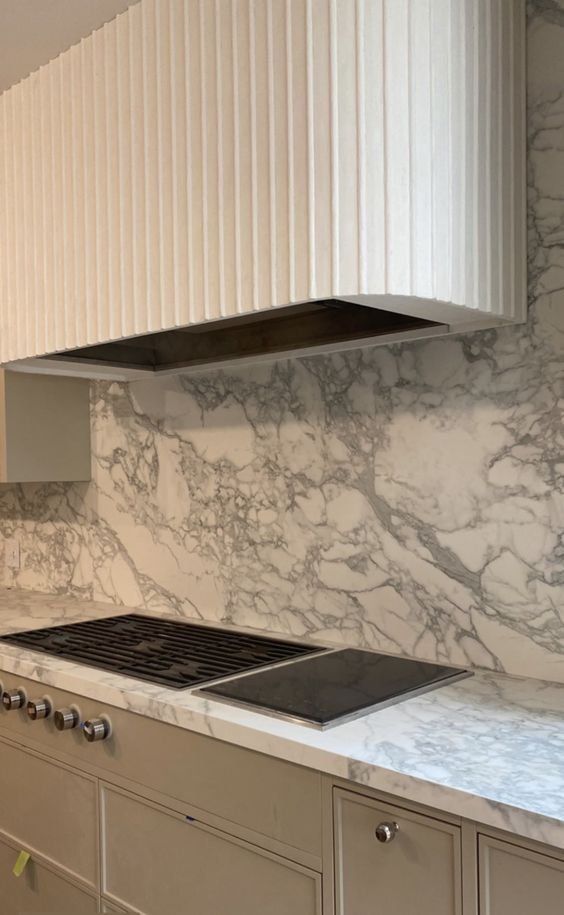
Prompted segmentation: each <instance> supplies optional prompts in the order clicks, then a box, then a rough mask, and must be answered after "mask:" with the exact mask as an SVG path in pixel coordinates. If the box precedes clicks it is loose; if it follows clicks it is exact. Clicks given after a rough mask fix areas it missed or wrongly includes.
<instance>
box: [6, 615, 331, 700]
mask: <svg viewBox="0 0 564 915" xmlns="http://www.w3.org/2000/svg"><path fill="white" fill-rule="evenodd" d="M0 641H3V642H8V643H9V644H11V645H19V646H20V647H21V648H28V649H30V650H31V651H42V652H44V653H46V654H50V655H56V656H57V657H59V658H64V659H65V660H67V661H78V662H79V663H81V664H85V665H86V666H88V667H97V668H101V669H102V670H109V671H111V672H112V673H116V674H121V675H123V676H126V677H134V678H136V679H138V680H148V681H149V683H158V684H162V685H163V686H168V687H170V688H171V689H185V688H186V687H189V686H195V685H196V684H199V683H207V682H208V681H210V680H217V679H219V678H223V677H229V676H233V675H234V674H240V673H244V672H245V671H250V670H256V669H257V668H259V667H263V666H265V665H270V664H277V663H279V662H280V661H288V660H290V659H292V658H300V657H303V656H304V655H313V654H317V653H319V652H320V651H323V650H324V649H323V648H318V647H317V646H315V645H303V644H297V643H296V642H286V641H282V640H280V639H271V638H268V637H265V636H258V635H245V634H244V633H240V632H231V631H229V630H226V629H217V628H215V627H212V626H200V625H198V624H196V623H188V622H180V621H177V620H167V619H162V618H159V617H154V616H142V615H141V614H137V613H128V614H124V615H123V616H112V617H107V618H106V619H100V620H87V621H86V622H84V623H69V624H67V625H64V626H51V627H49V628H46V629H33V630H30V631H28V632H16V633H14V634H13V635H4V636H1V637H0Z"/></svg>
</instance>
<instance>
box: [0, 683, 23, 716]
mask: <svg viewBox="0 0 564 915" xmlns="http://www.w3.org/2000/svg"><path fill="white" fill-rule="evenodd" d="M25 703H26V695H25V693H24V691H23V689H6V690H4V692H3V693H2V705H3V706H4V708H5V709H6V711H7V712H13V711H14V709H17V708H23V706H24V705H25Z"/></svg>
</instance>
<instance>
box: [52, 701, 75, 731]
mask: <svg viewBox="0 0 564 915" xmlns="http://www.w3.org/2000/svg"><path fill="white" fill-rule="evenodd" d="M79 722H80V712H79V710H78V709H77V708H76V706H74V705H71V706H70V708H60V709H57V711H56V712H55V727H56V728H57V730H58V731H70V730H72V728H75V727H76V726H77V725H78V724H79Z"/></svg>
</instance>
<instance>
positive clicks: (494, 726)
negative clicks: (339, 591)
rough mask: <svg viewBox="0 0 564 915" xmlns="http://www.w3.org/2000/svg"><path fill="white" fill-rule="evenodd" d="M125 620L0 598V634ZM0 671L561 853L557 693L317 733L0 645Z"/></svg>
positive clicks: (495, 680)
mask: <svg viewBox="0 0 564 915" xmlns="http://www.w3.org/2000/svg"><path fill="white" fill-rule="evenodd" d="M120 612H127V611H125V610H124V608H116V607H111V606H109V605H107V604H95V603H91V602H84V603H83V602H77V601H76V600H72V599H69V598H53V597H49V596H47V597H45V596H43V595H39V594H33V593H29V592H23V593H22V592H6V591H4V592H0V633H1V634H5V633H8V632H11V631H15V630H17V629H19V630H21V629H23V628H39V627H41V626H47V625H54V624H57V623H63V622H73V621H78V620H80V619H87V618H91V617H93V616H100V615H105V616H110V615H115V614H116V613H120ZM0 669H1V670H4V671H8V672H10V673H15V674H20V675H21V676H22V677H29V678H31V679H34V680H37V681H39V682H41V683H44V684H47V685H51V686H56V687H59V688H60V689H66V690H69V691H71V692H75V693H78V694H80V695H84V696H89V697H91V698H93V699H96V700H99V701H100V702H101V703H107V704H109V705H113V706H117V707H119V708H124V709H130V710H131V711H132V712H135V713H137V714H140V715H145V716H148V717H150V718H156V719H158V720H162V721H166V722H168V723H170V724H173V725H176V726H178V727H182V728H186V729H187V730H191V731H196V732H198V733H202V734H208V735H212V736H214V737H217V738H219V739H221V740H225V741H227V742H229V743H234V744H237V745H239V746H243V747H247V748H249V749H253V750H258V751H260V752H263V753H267V754H270V755H272V756H276V757H279V758H281V759H285V760H289V761H291V762H295V763H298V764H301V765H305V766H309V767H311V768H315V769H319V770H321V771H323V772H325V773H328V774H331V775H334V776H339V777H343V778H348V779H351V780H353V781H355V782H357V783H360V784H363V785H369V786H370V787H372V788H376V789H378V790H381V791H386V792H390V793H391V794H394V795H397V796H398V797H400V798H404V799H406V800H411V801H415V802H419V803H422V804H429V805H431V806H433V807H436V808H438V809H440V810H444V811H448V812H450V813H453V814H456V815H460V816H464V817H468V818H469V819H473V820H477V821H478V822H480V823H483V824H485V825H489V826H493V827H498V828H501V829H507V830H509V831H511V832H514V833H516V834H518V835H521V836H525V837H528V838H531V839H536V840H539V841H542V842H546V843H548V844H550V845H553V846H556V847H559V848H563V849H564V686H562V685H560V684H551V683H546V682H543V681H540V680H530V679H517V678H513V677H508V676H506V675H501V674H494V673H478V674H476V675H475V676H474V677H472V678H471V679H468V680H464V681H461V682H459V683H457V684H454V685H452V686H447V687H444V688H442V689H439V690H436V691H434V692H432V693H428V694H426V695H424V696H421V697H418V698H414V699H410V700H408V701H405V702H402V703H400V704H399V705H396V706H393V707H391V708H388V709H383V710H381V711H379V712H376V713H373V714H371V715H368V716H366V717H365V718H362V719H359V720H358V721H356V722H353V723H350V724H346V725H341V726H339V727H336V728H334V729H332V730H329V731H326V732H319V731H315V730H312V729H311V728H307V727H302V726H299V725H296V724H290V723H288V722H285V721H281V720H278V719H275V718H272V717H269V716H267V715H259V714H257V713H254V712H249V711H244V710H241V709H237V708H234V707H231V706H228V705H222V704H220V703H216V702H210V701H208V700H204V699H202V698H199V697H197V696H194V695H192V694H191V693H190V692H189V691H182V692H177V691H174V690H167V689H163V688H162V687H159V686H151V685H150V684H146V683H142V682H141V681H136V680H132V679H126V678H124V677H119V676H114V675H111V674H108V673H105V672H103V671H99V670H95V669H93V668H88V667H85V666H82V665H77V664H72V663H69V662H66V661H61V660H58V659H55V658H50V657H49V656H48V655H41V654H38V653H33V652H28V651H22V650H21V649H18V648H15V647H12V646H9V645H7V644H0Z"/></svg>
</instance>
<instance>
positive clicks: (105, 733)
mask: <svg viewBox="0 0 564 915" xmlns="http://www.w3.org/2000/svg"><path fill="white" fill-rule="evenodd" d="M2 705H3V706H4V708H5V709H6V711H7V712H12V711H14V710H15V709H24V708H25V710H26V711H27V715H28V718H30V719H31V721H38V720H40V719H42V718H50V717H51V715H52V716H53V721H54V723H55V727H56V728H57V730H58V731H70V730H72V729H73V728H77V727H82V733H83V734H84V737H85V738H86V740H87V741H88V742H89V743H94V742H95V741H98V740H105V739H106V738H107V737H109V736H110V734H111V732H112V726H111V723H110V719H109V718H107V717H106V716H105V715H101V716H100V717H99V718H89V719H87V720H86V721H84V722H82V724H81V715H80V710H79V709H78V708H77V707H76V706H75V705H71V706H70V707H69V708H61V709H56V710H55V711H53V705H52V703H51V700H50V699H49V697H48V696H43V698H42V699H30V700H29V701H28V699H27V696H26V694H25V691H24V690H23V689H6V690H3V691H2Z"/></svg>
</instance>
